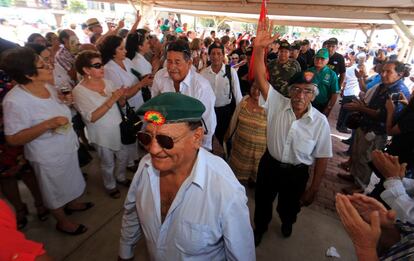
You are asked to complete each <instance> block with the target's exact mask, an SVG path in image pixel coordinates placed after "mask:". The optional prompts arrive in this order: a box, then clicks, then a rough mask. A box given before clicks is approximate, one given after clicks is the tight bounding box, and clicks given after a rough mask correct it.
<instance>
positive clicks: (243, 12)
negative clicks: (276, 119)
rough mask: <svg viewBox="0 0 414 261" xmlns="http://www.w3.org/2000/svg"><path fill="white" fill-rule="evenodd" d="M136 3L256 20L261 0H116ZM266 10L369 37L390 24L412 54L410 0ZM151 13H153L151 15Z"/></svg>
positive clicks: (331, 1) (273, 3) (296, 2)
mask: <svg viewBox="0 0 414 261" xmlns="http://www.w3.org/2000/svg"><path fill="white" fill-rule="evenodd" d="M117 1H119V2H125V1H128V2H129V3H131V4H132V5H134V6H139V7H140V8H141V9H142V10H145V11H144V12H143V13H144V14H145V15H146V16H149V17H155V16H157V12H159V11H169V12H176V13H181V14H191V15H195V16H203V17H212V18H214V19H215V20H216V21H219V22H222V21H225V20H233V21H245V22H256V21H257V18H258V14H259V12H260V6H261V0H192V1H189V0H117ZM267 7H268V14H269V17H270V19H271V20H274V21H275V23H276V24H279V25H292V26H304V27H306V26H312V27H322V28H342V29H361V30H362V31H363V32H364V33H365V35H366V36H367V42H369V41H370V39H371V36H372V35H373V32H374V31H375V30H378V29H391V28H393V29H394V30H395V31H396V32H397V33H398V35H399V36H400V38H401V39H402V41H403V43H404V47H403V49H407V48H410V50H411V51H410V53H409V55H407V57H406V60H409V58H410V57H411V56H412V54H413V48H414V36H413V34H412V33H411V30H410V27H411V26H414V2H413V1H412V0H396V1H390V0H365V1H360V0H359V1H357V0H343V1H337V0H309V1H306V0H290V1H287V0H269V1H268V5H267ZM153 14H154V15H153Z"/></svg>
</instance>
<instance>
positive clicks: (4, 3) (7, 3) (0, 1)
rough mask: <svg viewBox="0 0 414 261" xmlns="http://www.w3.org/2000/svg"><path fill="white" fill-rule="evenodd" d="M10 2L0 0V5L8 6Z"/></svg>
mask: <svg viewBox="0 0 414 261" xmlns="http://www.w3.org/2000/svg"><path fill="white" fill-rule="evenodd" d="M11 4H12V3H11V0H0V6H2V7H9V6H11Z"/></svg>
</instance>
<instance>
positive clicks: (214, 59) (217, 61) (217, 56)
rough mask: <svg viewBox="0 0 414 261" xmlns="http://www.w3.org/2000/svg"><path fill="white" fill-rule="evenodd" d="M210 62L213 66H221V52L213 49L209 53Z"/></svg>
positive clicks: (222, 59) (222, 58) (222, 57)
mask: <svg viewBox="0 0 414 261" xmlns="http://www.w3.org/2000/svg"><path fill="white" fill-rule="evenodd" d="M210 61H211V64H213V65H221V64H223V62H224V54H223V51H222V50H221V49H219V48H214V49H212V50H211V52H210Z"/></svg>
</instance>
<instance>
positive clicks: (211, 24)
mask: <svg viewBox="0 0 414 261" xmlns="http://www.w3.org/2000/svg"><path fill="white" fill-rule="evenodd" d="M198 21H199V22H200V24H201V25H202V26H203V27H214V24H215V23H214V20H213V19H210V18H202V17H201V18H199V19H198Z"/></svg>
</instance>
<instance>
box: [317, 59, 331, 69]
mask: <svg viewBox="0 0 414 261" xmlns="http://www.w3.org/2000/svg"><path fill="white" fill-rule="evenodd" d="M328 62H329V59H323V58H320V57H315V59H314V64H315V67H316V69H322V68H323V67H324V66H325V65H327V64H328Z"/></svg>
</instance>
